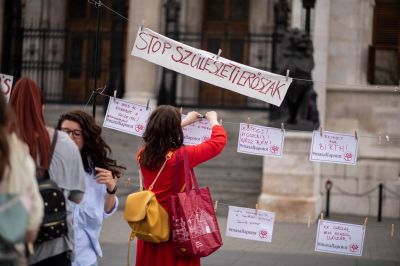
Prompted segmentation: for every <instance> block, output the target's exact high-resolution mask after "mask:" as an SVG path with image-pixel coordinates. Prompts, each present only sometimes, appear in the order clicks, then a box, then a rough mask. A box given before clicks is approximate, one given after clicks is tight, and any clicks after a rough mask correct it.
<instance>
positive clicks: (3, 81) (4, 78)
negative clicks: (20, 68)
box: [0, 73, 14, 102]
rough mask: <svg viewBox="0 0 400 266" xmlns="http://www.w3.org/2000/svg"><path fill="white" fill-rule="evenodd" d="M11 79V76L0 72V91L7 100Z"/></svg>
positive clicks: (12, 78) (9, 93) (11, 83)
mask: <svg viewBox="0 0 400 266" xmlns="http://www.w3.org/2000/svg"><path fill="white" fill-rule="evenodd" d="M13 80H14V77H13V76H10V75H6V74H1V73H0V87H1V91H2V92H3V93H4V96H5V98H6V100H7V102H8V100H9V99H10V95H11V89H12V85H13Z"/></svg>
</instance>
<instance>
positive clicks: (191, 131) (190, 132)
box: [182, 114, 212, 145]
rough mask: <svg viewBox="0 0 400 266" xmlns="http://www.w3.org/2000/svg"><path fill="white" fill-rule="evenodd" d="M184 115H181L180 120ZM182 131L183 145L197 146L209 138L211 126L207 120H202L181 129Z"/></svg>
mask: <svg viewBox="0 0 400 266" xmlns="http://www.w3.org/2000/svg"><path fill="white" fill-rule="evenodd" d="M185 117H186V115H183V114H182V119H184V118H185ZM182 130H183V136H184V139H183V144H185V145H197V144H200V143H203V142H204V141H206V140H208V139H209V138H210V137H211V132H212V129H211V126H210V123H209V122H208V120H207V119H205V118H203V119H201V120H199V121H197V122H195V123H193V124H190V125H187V126H185V127H183V128H182Z"/></svg>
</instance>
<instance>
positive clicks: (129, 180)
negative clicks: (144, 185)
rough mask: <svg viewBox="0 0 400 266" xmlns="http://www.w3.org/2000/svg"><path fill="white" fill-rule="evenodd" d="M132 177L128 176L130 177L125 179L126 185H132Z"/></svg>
mask: <svg viewBox="0 0 400 266" xmlns="http://www.w3.org/2000/svg"><path fill="white" fill-rule="evenodd" d="M131 182H132V181H131V178H130V177H128V179H127V180H126V181H125V187H129V186H130V185H131Z"/></svg>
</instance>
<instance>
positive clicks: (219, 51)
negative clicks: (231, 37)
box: [217, 49, 222, 60]
mask: <svg viewBox="0 0 400 266" xmlns="http://www.w3.org/2000/svg"><path fill="white" fill-rule="evenodd" d="M221 53H222V50H221V49H219V50H218V54H217V60H218V59H219V56H220V55H221Z"/></svg>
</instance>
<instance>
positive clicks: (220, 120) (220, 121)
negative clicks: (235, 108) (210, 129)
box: [219, 118, 222, 126]
mask: <svg viewBox="0 0 400 266" xmlns="http://www.w3.org/2000/svg"><path fill="white" fill-rule="evenodd" d="M219 124H220V125H221V126H222V118H220V119H219Z"/></svg>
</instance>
